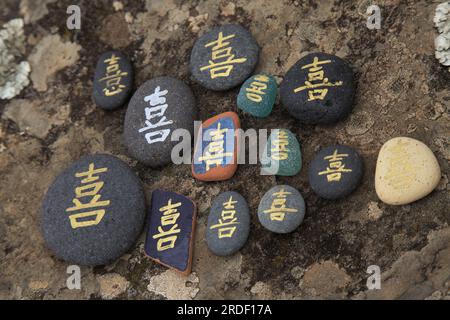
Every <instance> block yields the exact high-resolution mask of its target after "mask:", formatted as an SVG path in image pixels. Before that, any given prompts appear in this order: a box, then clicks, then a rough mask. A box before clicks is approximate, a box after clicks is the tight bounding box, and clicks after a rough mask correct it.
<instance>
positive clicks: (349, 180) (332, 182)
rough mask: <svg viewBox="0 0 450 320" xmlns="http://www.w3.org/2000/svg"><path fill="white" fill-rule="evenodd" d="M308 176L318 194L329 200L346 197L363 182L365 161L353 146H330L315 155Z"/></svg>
mask: <svg viewBox="0 0 450 320" xmlns="http://www.w3.org/2000/svg"><path fill="white" fill-rule="evenodd" d="M308 176H309V184H310V185H311V188H312V189H313V190H314V192H315V193H316V194H317V195H318V196H320V197H322V198H325V199H329V200H334V199H340V198H344V197H346V196H348V195H349V194H350V193H352V192H353V191H354V190H355V189H356V188H357V187H358V186H359V185H360V184H361V180H362V176H363V161H362V158H361V156H360V155H359V153H358V151H356V150H355V149H354V148H352V147H349V146H343V145H334V146H328V147H325V148H323V149H321V150H320V151H319V152H318V153H317V154H316V155H315V156H314V158H313V160H312V161H311V164H310V166H309V171H308Z"/></svg>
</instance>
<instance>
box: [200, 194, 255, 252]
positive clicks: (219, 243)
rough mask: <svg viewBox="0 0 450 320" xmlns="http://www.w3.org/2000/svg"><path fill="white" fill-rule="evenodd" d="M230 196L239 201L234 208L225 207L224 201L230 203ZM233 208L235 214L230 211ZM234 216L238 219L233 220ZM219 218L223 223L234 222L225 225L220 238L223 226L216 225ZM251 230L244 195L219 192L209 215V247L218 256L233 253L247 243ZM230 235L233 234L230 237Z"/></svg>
mask: <svg viewBox="0 0 450 320" xmlns="http://www.w3.org/2000/svg"><path fill="white" fill-rule="evenodd" d="M230 197H232V199H231V201H232V202H234V201H237V202H236V203H234V204H232V205H233V206H234V209H227V208H225V205H224V203H228V201H230ZM232 210H234V211H235V213H234V215H232V214H231V213H229V212H228V211H232ZM223 211H225V216H222V215H223ZM233 218H234V219H236V220H233ZM219 219H222V222H223V223H227V222H233V224H229V225H226V226H223V228H224V229H223V230H222V231H221V232H220V234H222V237H221V238H219V230H220V229H221V228H220V227H214V226H216V225H218V224H220V221H219ZM235 222H236V223H235ZM211 227H213V228H211ZM226 228H234V229H233V230H234V231H233V232H231V231H230V230H231V229H226ZM249 232H250V213H249V209H248V205H247V201H245V199H244V197H243V196H241V195H240V194H239V193H237V192H235V191H227V192H223V193H221V194H219V195H218V196H217V198H216V199H215V200H214V202H213V205H212V207H211V210H210V212H209V216H208V224H207V227H206V243H207V245H208V247H209V249H210V250H211V251H212V252H213V253H214V254H216V255H218V256H229V255H232V254H233V253H235V252H237V251H239V250H240V249H241V248H242V247H243V246H244V245H245V243H246V242H247V238H248V234H249ZM229 235H231V236H230V237H229Z"/></svg>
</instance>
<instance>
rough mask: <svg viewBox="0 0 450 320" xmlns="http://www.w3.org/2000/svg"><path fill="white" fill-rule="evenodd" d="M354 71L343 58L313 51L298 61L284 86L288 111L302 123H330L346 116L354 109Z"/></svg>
mask: <svg viewBox="0 0 450 320" xmlns="http://www.w3.org/2000/svg"><path fill="white" fill-rule="evenodd" d="M354 95H355V84H354V76H353V71H352V69H351V68H350V66H349V65H348V64H347V63H346V62H345V61H344V60H342V59H340V58H338V57H336V56H334V55H330V54H326V53H320V52H319V53H311V54H308V55H307V56H306V57H304V58H302V59H300V60H299V61H297V63H295V64H294V66H293V67H292V68H291V69H290V70H289V71H288V72H287V73H286V76H285V77H284V79H283V82H282V83H281V85H280V97H281V102H282V104H283V106H284V107H285V108H286V109H287V111H288V112H289V113H290V114H291V115H292V116H293V117H295V118H297V119H298V120H299V121H300V122H301V123H305V124H328V123H334V122H337V121H339V120H341V119H343V118H344V117H346V116H347V115H348V114H349V113H350V112H351V111H352V109H353V98H354Z"/></svg>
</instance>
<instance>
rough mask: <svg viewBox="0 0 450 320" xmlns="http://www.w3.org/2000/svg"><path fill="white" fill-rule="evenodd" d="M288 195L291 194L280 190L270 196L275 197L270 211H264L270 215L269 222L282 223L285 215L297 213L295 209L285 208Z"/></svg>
mask: <svg viewBox="0 0 450 320" xmlns="http://www.w3.org/2000/svg"><path fill="white" fill-rule="evenodd" d="M290 194H291V192H288V191H284V189H281V190H280V191H278V192H275V193H274V194H273V195H272V196H273V197H275V199H273V200H272V205H271V206H270V209H267V210H264V213H267V214H269V215H270V220H272V221H283V220H284V217H285V216H286V213H295V212H297V211H298V210H297V209H293V208H288V207H287V206H286V201H287V196H288V195H290Z"/></svg>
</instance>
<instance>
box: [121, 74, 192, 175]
mask: <svg viewBox="0 0 450 320" xmlns="http://www.w3.org/2000/svg"><path fill="white" fill-rule="evenodd" d="M196 117H197V108H196V106H195V98H194V95H193V93H192V91H191V89H190V88H189V87H188V86H187V85H186V84H184V83H183V82H182V81H180V80H178V79H174V78H170V77H158V78H153V79H151V80H148V81H147V82H145V83H144V84H143V85H141V86H140V87H139V89H138V90H137V91H136V92H135V93H134V95H133V97H132V98H131V100H130V103H129V104H128V109H127V112H126V115H125V122H124V142H125V146H126V147H127V149H128V152H129V154H130V155H131V156H132V157H133V158H135V159H137V160H138V161H139V162H142V163H143V164H145V165H148V166H151V167H159V166H163V165H166V164H168V163H171V162H172V159H171V152H172V148H173V147H174V146H175V145H176V144H178V143H179V142H178V141H171V134H172V132H173V131H174V130H176V129H185V130H187V131H188V132H189V133H190V135H191V136H193V133H194V120H195V119H196Z"/></svg>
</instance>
